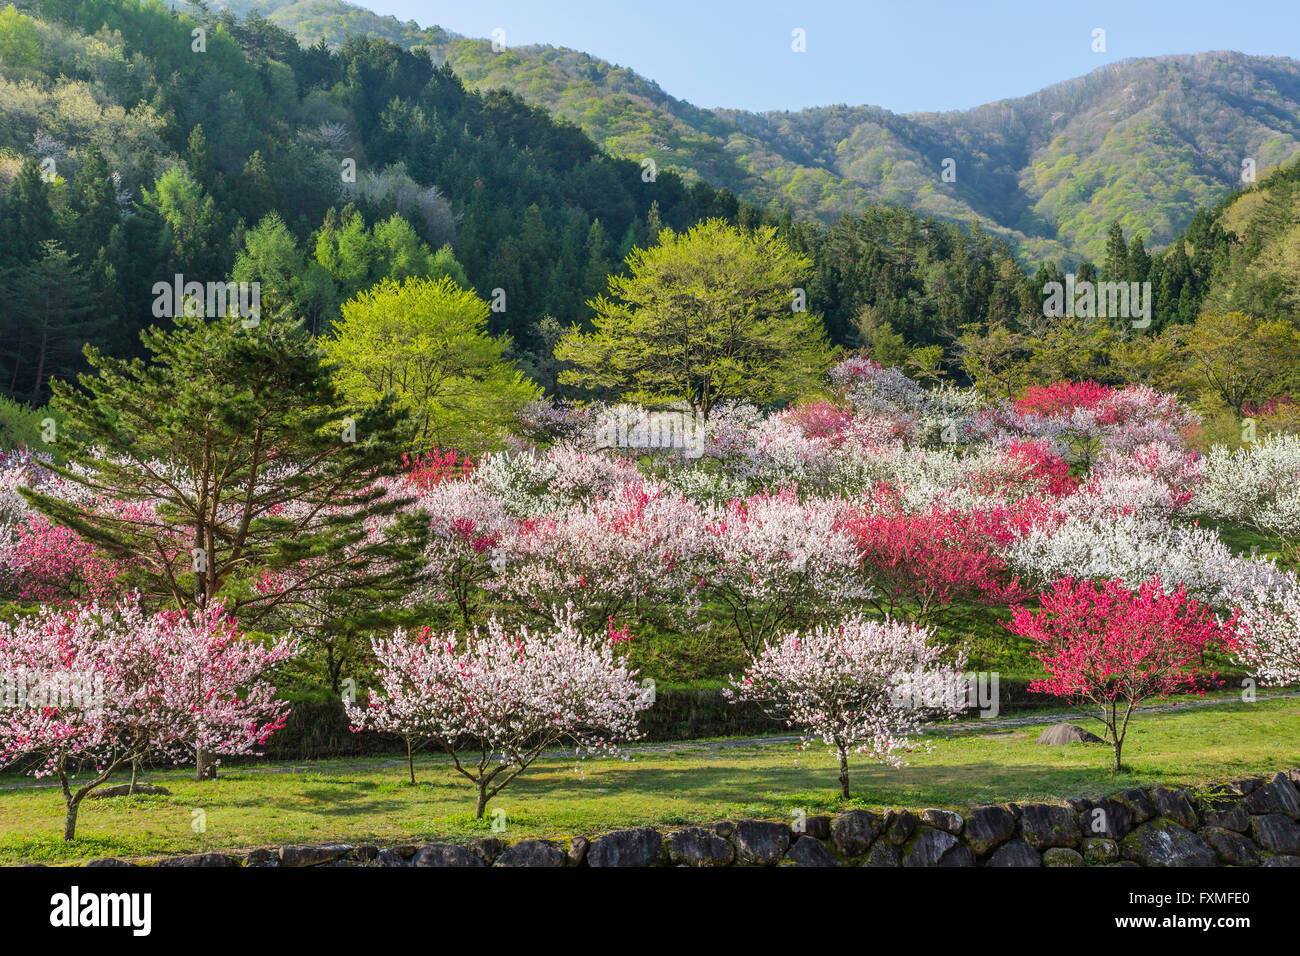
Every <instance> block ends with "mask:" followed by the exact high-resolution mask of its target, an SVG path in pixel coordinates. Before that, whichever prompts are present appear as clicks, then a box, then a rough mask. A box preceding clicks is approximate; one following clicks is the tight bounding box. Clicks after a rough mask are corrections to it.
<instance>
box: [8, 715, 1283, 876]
mask: <svg viewBox="0 0 1300 956" xmlns="http://www.w3.org/2000/svg"><path fill="white" fill-rule="evenodd" d="M1080 723H1083V724H1084V725H1085V726H1087V725H1089V724H1093V725H1095V723H1096V722H1095V721H1093V722H1087V721H1082V720H1081V721H1080ZM1041 729H1042V728H1041V727H1027V728H1022V729H1016V730H1005V731H1001V732H994V733H990V732H989V727H988V725H987V724H985V725H983V726H980V725H979V723H978V722H976V723H975V724H973V725H970V726H969V727H963V728H960V729H957V730H955V731H949V732H948V733H946V734H939V735H935V736H934V737H932V738H930V742H931V743H933V745H934V749H933V750H932V751H931V752H928V753H926V752H919V751H918V752H916V753H914V754H912V755H911V756H910V758H909V760H910V766H908V767H904V768H900V769H891V768H889V767H884V766H880V765H876V764H869V763H867V762H865V761H863V760H859V761H858V762H856V763H851V764H850V768H851V773H852V786H853V790H854V798H853V800H852V801H851V802H850V803H849V804H847V805H846V804H844V803H843V802H841V801H840V799H839V796H838V788H837V783H836V775H837V773H836V770H835V767H834V765H833V761H832V760H831V758H830V756H829V755H828V754H827V753H826V752H825V750H824V748H822V747H820V746H816V747H814V748H812V749H810V750H809V751H806V752H803V753H799V752H798V751H796V749H795V747H794V746H793V745H788V744H782V745H766V746H755V745H753V744H745V745H741V746H720V745H716V744H710V743H708V742H702V741H697V742H693V743H690V744H682V745H669V746H671V747H673V749H670V750H658V751H648V752H643V753H639V754H637V755H636V756H635V759H633V760H630V761H622V760H608V759H605V760H588V761H586V762H585V763H584V764H582V767H581V773H580V774H579V773H575V772H574V767H575V763H574V761H573V760H568V759H548V760H543V761H539V762H538V763H537V764H536V765H535V766H534V767H533V768H532V769H530V770H529V771H528V772H526V773H525V774H524V775H523V776H521V777H520V778H519V779H517V780H516V781H515V782H514V783H513V784H511V786H510V787H509V788H507V789H506V790H505V791H503V792H502V793H501V794H500V795H499V796H498V797H497V798H496V800H494V801H493V802H492V803H491V804H490V805H489V813H491V811H492V810H493V809H496V808H500V809H502V810H504V811H505V814H506V827H507V829H506V831H505V832H504V833H503V834H500V835H502V836H505V837H506V838H507V839H518V838H521V837H525V836H546V837H554V838H558V839H561V840H563V839H565V838H568V837H572V836H575V835H579V834H582V835H592V834H595V833H598V832H601V831H605V830H610V829H616V828H619V827H626V826H634V825H645V824H655V825H660V826H668V827H671V826H674V825H685V824H693V823H701V822H710V821H714V820H720V819H737V818H740V817H747V816H752V817H767V818H772V819H777V818H783V817H784V818H789V817H790V816H791V815H792V814H793V813H794V811H795V810H797V809H803V810H804V811H806V812H807V813H809V814H813V813H830V812H836V811H839V810H841V809H844V808H845V807H846V806H858V807H885V806H906V807H923V806H963V805H970V804H977V803H992V802H1003V801H1012V800H1014V801H1030V800H1050V799H1053V798H1063V797H1067V796H1100V795H1102V794H1105V793H1109V792H1113V791H1115V790H1120V789H1124V788H1127V787H1131V786H1138V785H1143V786H1146V785H1152V784H1157V783H1159V784H1165V785H1174V784H1191V785H1195V784H1204V783H1210V782H1214V781H1218V780H1223V779H1228V778H1231V777H1234V776H1241V775H1243V774H1249V773H1261V772H1264V771H1273V770H1280V769H1286V768H1290V767H1295V766H1297V765H1300V699H1287V700H1272V701H1259V702H1257V703H1252V704H1243V703H1241V702H1240V701H1239V700H1236V701H1235V702H1231V703H1224V704H1221V705H1215V706H1212V707H1204V708H1198V709H1188V710H1185V711H1177V710H1175V711H1172V712H1167V713H1155V714H1148V715H1142V716H1139V717H1137V718H1135V721H1134V724H1133V726H1132V728H1131V730H1130V734H1129V739H1128V743H1127V746H1126V750H1125V763H1126V764H1128V765H1129V768H1130V769H1129V771H1128V772H1126V773H1123V774H1120V775H1118V776H1115V775H1112V774H1111V773H1109V772H1108V770H1107V769H1106V768H1107V767H1108V766H1109V759H1110V751H1109V748H1108V747H1106V746H1105V745H1099V744H1093V745H1084V744H1075V745H1071V746H1068V747H1053V748H1048V747H1039V746H1038V745H1036V744H1035V742H1034V741H1035V739H1036V738H1037V736H1038V734H1039V733H1040V731H1041ZM1094 729H1095V727H1094ZM385 764H388V765H387V766H385ZM416 769H417V779H418V783H417V784H416V785H415V786H411V785H410V784H409V783H406V782H404V781H405V779H406V766H405V763H404V762H402V761H400V760H397V759H392V760H388V761H385V760H369V761H337V762H336V761H327V762H321V763H316V764H311V765H305V766H297V767H294V766H292V765H289V764H277V765H274V767H272V766H270V765H257V764H250V765H245V766H242V767H233V768H230V769H228V770H223V771H222V776H221V778H220V779H218V780H217V781H215V782H205V783H196V782H195V781H194V780H193V779H192V776H193V771H192V770H176V771H171V772H161V773H160V772H154V773H149V774H148V775H147V777H146V779H148V780H149V781H150V782H152V783H158V784H163V785H165V786H166V787H168V788H169V789H170V790H171V791H172V795H171V796H169V797H162V796H136V797H116V798H111V799H105V800H94V799H91V800H87V801H86V802H85V803H84V804H83V805H82V810H81V814H80V818H79V821H78V839H77V841H76V842H75V843H74V844H73V845H72V846H65V845H64V843H63V841H62V827H63V804H62V798H61V796H60V794H59V792H58V790H57V788H56V789H30V788H26V789H9V788H11V787H12V786H13V785H25V784H29V783H30V782H31V781H30V779H29V778H24V777H20V776H16V775H13V774H7V775H4V776H0V787H4V788H5V789H0V862H3V863H16V862H23V861H45V862H55V861H72V860H80V859H89V858H93V857H100V856H123V857H143V856H149V855H158V854H164V853H194V852H200V851H204V850H220V849H247V848H252V847H256V846H270V845H276V844H280V843H321V842H328V841H333V840H343V841H347V842H353V843H359V842H372V843H379V844H396V843H422V842H429V841H433V840H451V841H455V840H464V839H469V838H473V837H477V836H485V835H492V834H491V831H490V829H489V824H490V821H489V820H484V821H475V820H474V818H473V806H474V802H473V790H472V788H471V787H470V785H469V784H468V783H467V782H465V781H463V780H462V779H461V778H459V777H457V776H456V775H455V773H454V771H452V770H451V769H450V766H449V765H448V764H447V763H446V762H445V761H444V760H442V759H439V758H435V757H430V756H424V757H422V758H419V759H418V761H417V768H416ZM199 809H201V810H202V811H203V812H204V814H205V815H206V826H207V829H206V832H205V833H196V832H195V831H194V830H193V829H192V828H191V822H192V820H193V811H195V810H199Z"/></svg>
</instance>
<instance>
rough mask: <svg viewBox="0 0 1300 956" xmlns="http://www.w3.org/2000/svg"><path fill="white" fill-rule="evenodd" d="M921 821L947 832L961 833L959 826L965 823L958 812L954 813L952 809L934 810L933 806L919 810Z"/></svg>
mask: <svg viewBox="0 0 1300 956" xmlns="http://www.w3.org/2000/svg"><path fill="white" fill-rule="evenodd" d="M921 821H922V822H923V823H928V824H929V825H930V826H932V827H936V828H937V829H940V830H946V831H947V832H949V833H961V828H962V827H963V826H964V825H965V823H966V820H965V818H963V817H962V815H961V814H960V813H954V812H953V811H952V810H936V809H934V808H933V807H930V808H928V809H925V810H922V811H921Z"/></svg>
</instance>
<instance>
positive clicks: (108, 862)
mask: <svg viewBox="0 0 1300 956" xmlns="http://www.w3.org/2000/svg"><path fill="white" fill-rule="evenodd" d="M42 865H43V864H42ZM85 865H86V866H135V864H134V863H128V862H127V861H126V860H119V859H117V858H116V857H112V856H106V857H102V858H101V859H98V860H89V861H87V862H86V864H85Z"/></svg>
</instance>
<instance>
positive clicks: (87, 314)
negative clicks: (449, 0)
mask: <svg viewBox="0 0 1300 956" xmlns="http://www.w3.org/2000/svg"><path fill="white" fill-rule="evenodd" d="M197 29H203V30H205V31H206V33H205V36H206V44H205V49H204V50H203V51H201V52H198V51H196V50H195V49H194V48H193V46H194V42H195V41H194V34H193V31H194V30H197ZM425 39H428V35H426V36H425ZM0 51H2V52H0V97H3V102H4V108H3V110H0V213H2V214H3V215H2V218H0V284H2V285H3V288H2V289H0V291H3V292H4V294H5V296H6V302H7V303H9V307H8V308H7V309H6V310H5V311H4V313H3V315H2V316H0V332H2V333H3V334H2V336H0V341H2V342H3V345H0V389H2V390H3V393H4V394H5V395H8V396H10V397H11V398H13V399H17V400H19V401H23V402H28V403H31V404H32V405H36V406H39V405H41V404H42V403H43V402H44V400H45V398H46V396H47V395H48V390H49V383H50V380H51V379H52V378H56V377H61V378H68V377H70V376H71V375H72V374H74V373H75V372H77V371H79V370H81V369H83V368H84V365H83V360H82V358H81V350H82V346H83V344H86V343H90V344H92V345H94V346H97V347H99V348H102V349H104V350H105V351H107V352H109V353H110V354H119V355H133V354H137V353H138V350H139V343H138V333H139V331H140V330H141V329H142V328H144V327H146V326H148V325H150V324H153V323H156V322H158V321H159V318H160V317H162V316H163V315H164V313H159V312H158V311H157V310H156V308H155V303H154V298H155V294H154V292H153V289H154V286H155V284H156V283H158V282H159V281H170V280H171V279H172V277H173V276H175V275H183V276H186V277H189V278H195V279H198V280H200V281H214V280H225V279H233V280H235V281H244V282H250V281H259V282H261V283H262V286H263V294H264V296H265V298H266V301H267V303H268V304H269V306H270V307H271V308H273V309H278V310H280V311H282V312H283V313H284V314H287V315H291V316H294V317H297V318H301V319H303V320H304V321H305V322H306V323H307V325H308V328H309V329H310V330H311V331H313V332H315V333H317V334H325V333H327V332H328V331H329V329H330V328H331V327H332V325H333V323H335V322H336V321H338V320H339V319H340V317H341V312H340V309H341V306H342V305H343V303H345V302H347V301H348V300H350V299H353V298H355V297H357V296H358V295H360V294H362V293H364V292H366V290H369V289H372V288H375V287H377V286H378V285H379V284H380V283H381V282H383V281H384V280H386V279H392V280H397V281H400V280H403V279H406V278H410V277H418V278H424V279H428V280H430V281H436V280H438V279H440V278H442V277H450V278H451V279H453V280H455V281H456V282H457V283H458V284H459V285H461V286H462V287H465V288H468V289H472V290H473V291H475V292H476V293H477V294H478V295H479V296H480V297H482V299H483V300H485V301H490V302H491V303H492V309H491V311H490V312H489V313H488V316H487V331H488V332H490V333H491V334H493V335H499V334H502V333H504V334H506V335H507V336H508V337H507V338H506V339H504V340H503V343H504V347H505V348H506V349H507V355H508V356H509V357H512V358H514V359H516V360H517V361H518V364H519V368H520V369H521V370H522V371H523V372H524V373H525V374H526V375H527V376H529V377H530V378H531V379H532V380H533V382H535V383H536V385H537V386H539V387H540V388H542V389H543V390H545V391H547V392H551V393H553V394H561V395H564V394H572V393H571V391H570V390H569V389H567V388H566V387H565V386H564V385H563V383H562V382H561V381H560V372H561V367H560V363H559V362H557V360H556V358H555V356H554V346H555V344H556V342H557V341H559V339H560V337H561V335H562V334H563V332H564V330H565V329H566V328H567V327H569V326H571V325H577V326H579V327H580V328H587V327H589V326H590V322H591V319H592V314H593V313H592V308H591V305H590V303H591V302H592V300H593V299H594V298H595V297H596V296H597V295H598V294H599V293H602V292H604V291H605V290H606V287H607V282H608V277H609V276H610V275H611V274H618V273H621V272H623V271H625V269H626V266H625V264H624V259H625V257H626V256H627V254H628V253H629V252H630V251H631V250H632V249H633V248H634V247H638V246H639V247H643V248H644V247H648V246H651V245H653V244H654V243H655V242H656V241H657V240H658V238H659V233H660V230H661V229H662V228H664V227H668V228H672V229H675V230H679V231H680V230H683V229H686V228H688V227H690V226H691V225H693V224H695V223H698V222H701V221H703V220H705V219H710V218H716V219H721V220H723V221H725V222H727V223H730V224H733V225H739V226H742V227H753V226H755V225H759V224H761V223H764V222H767V223H770V224H772V225H775V226H776V227H777V229H778V234H779V235H780V236H781V238H782V239H784V240H786V241H788V242H789V243H790V244H791V246H792V247H793V248H794V249H795V250H796V251H797V252H798V253H799V254H801V255H802V256H804V257H806V258H807V260H808V261H809V262H810V264H811V265H810V268H809V270H808V272H807V274H806V276H805V277H804V278H801V279H800V280H799V281H800V282H802V283H803V285H802V286H800V288H801V289H803V292H804V293H805V295H806V306H807V309H808V310H809V311H810V312H811V313H813V314H814V315H818V316H820V317H821V319H822V320H823V321H824V324H825V327H826V330H827V333H828V336H829V339H830V341H831V343H833V344H836V345H842V346H849V347H861V348H865V349H867V350H868V351H869V352H870V353H871V354H872V355H873V356H874V357H876V358H877V359H878V360H879V361H882V362H885V363H886V364H891V365H899V366H902V367H904V368H908V369H909V370H911V371H912V372H913V373H914V374H917V375H920V376H922V377H930V378H935V379H938V378H951V379H955V380H957V381H980V382H983V383H985V384H986V385H989V387H991V388H994V389H995V390H1006V389H1011V388H1012V387H1013V385H1015V384H1016V383H1023V381H1026V380H1028V379H1032V378H1034V377H1035V376H1052V377H1079V376H1083V375H1086V376H1090V377H1096V378H1099V379H1103V380H1118V378H1117V377H1122V376H1123V374H1125V370H1126V369H1127V370H1131V369H1132V368H1134V367H1135V366H1134V364H1133V363H1134V361H1136V360H1135V359H1133V358H1132V356H1128V357H1127V358H1125V357H1124V356H1121V355H1118V354H1117V353H1114V349H1113V348H1112V346H1113V344H1114V343H1113V342H1110V340H1109V339H1108V343H1109V344H1105V345H1104V346H1098V348H1097V349H1092V348H1089V347H1085V346H1086V342H1087V341H1090V340H1089V338H1088V336H1091V335H1093V334H1094V333H1095V334H1097V335H1102V336H1103V337H1105V336H1110V337H1112V338H1114V339H1115V341H1116V342H1120V343H1121V344H1122V343H1124V342H1129V341H1130V340H1134V339H1135V337H1136V336H1135V333H1134V332H1133V331H1131V330H1127V331H1126V330H1124V329H1123V328H1119V329H1111V330H1110V331H1109V332H1108V331H1106V327H1105V324H1104V323H1103V324H1102V325H1098V326H1097V327H1096V328H1095V329H1092V330H1089V331H1088V332H1087V335H1084V334H1083V333H1082V332H1081V331H1080V330H1079V329H1076V328H1067V327H1059V328H1057V327H1045V326H1044V320H1043V315H1042V312H1043V310H1042V302H1043V287H1044V284H1045V283H1047V282H1049V281H1053V280H1054V279H1056V278H1059V277H1060V276H1061V275H1062V274H1063V273H1064V272H1065V271H1068V270H1072V269H1073V270H1076V271H1077V272H1078V274H1079V276H1080V277H1081V278H1087V277H1089V276H1092V277H1100V278H1102V279H1113V280H1124V281H1132V282H1150V283H1151V285H1152V294H1153V324H1152V327H1151V328H1152V331H1155V332H1159V331H1161V330H1163V329H1165V328H1167V327H1170V326H1183V325H1187V324H1189V323H1192V322H1194V321H1195V320H1196V318H1197V316H1198V315H1199V314H1200V313H1201V312H1202V311H1203V309H1205V308H1213V309H1214V310H1216V311H1219V312H1222V311H1228V310H1238V309H1242V310H1254V311H1255V312H1257V313H1259V314H1268V315H1269V316H1270V317H1274V316H1272V313H1275V312H1277V311H1278V310H1282V311H1283V312H1285V314H1286V315H1287V316H1288V317H1289V320H1291V321H1293V320H1294V303H1295V301H1296V300H1295V297H1294V292H1293V290H1294V278H1293V277H1294V275H1295V270H1294V268H1292V263H1293V262H1294V258H1295V256H1294V249H1293V247H1294V246H1295V245H1296V241H1295V230H1296V229H1297V216H1296V213H1295V206H1294V201H1293V199H1292V198H1291V189H1292V188H1293V187H1292V186H1291V185H1290V184H1291V183H1293V182H1294V181H1295V178H1296V174H1295V172H1294V170H1288V171H1286V172H1284V173H1282V174H1279V175H1278V176H1274V177H1272V178H1271V179H1269V180H1268V181H1267V184H1261V186H1260V188H1256V189H1250V190H1247V191H1246V192H1245V193H1244V194H1243V195H1241V196H1240V197H1239V198H1238V199H1236V200H1235V201H1234V202H1232V203H1230V204H1228V205H1226V206H1224V207H1223V208H1222V209H1220V210H1218V211H1217V212H1215V211H1212V210H1208V209H1206V210H1202V211H1201V212H1199V213H1198V214H1197V215H1195V216H1194V217H1192V219H1191V221H1190V223H1189V226H1188V228H1187V230H1186V231H1185V233H1182V234H1180V235H1181V239H1180V240H1179V241H1175V242H1173V243H1172V244H1170V246H1169V247H1168V249H1167V250H1166V251H1164V252H1157V251H1155V250H1154V249H1153V244H1152V243H1151V241H1150V239H1149V232H1150V229H1149V228H1148V226H1147V225H1144V223H1146V222H1147V220H1145V219H1143V217H1142V215H1141V214H1139V213H1136V212H1131V211H1126V212H1125V214H1124V216H1123V217H1121V221H1112V222H1110V223H1108V224H1107V233H1106V237H1105V241H1104V246H1103V249H1102V251H1101V254H1100V255H1098V256H1097V257H1096V265H1093V264H1092V263H1090V262H1083V263H1082V264H1076V263H1074V262H1072V261H1071V260H1069V259H1062V260H1060V261H1053V260H1034V261H1031V262H1030V263H1029V265H1028V267H1026V266H1025V265H1024V264H1022V262H1021V261H1018V260H1017V249H1016V248H1015V247H1014V246H1013V245H1012V244H1011V243H1010V242H1009V241H1007V240H1006V239H1005V238H1004V237H1002V236H999V235H997V234H996V233H994V232H992V231H991V230H987V229H984V228H982V227H980V226H979V225H975V226H973V227H967V226H965V225H958V224H955V223H953V222H951V221H948V220H946V219H945V218H944V217H942V216H940V215H938V214H935V215H918V214H917V213H915V212H914V211H912V210H909V209H908V208H906V207H905V206H903V205H897V204H894V205H889V204H886V205H866V206H864V207H863V209H862V211H861V213H860V214H858V215H854V216H850V217H846V218H843V219H842V220H840V221H838V222H836V223H835V224H834V225H832V226H824V225H822V224H820V223H818V222H817V221H815V220H814V219H807V218H801V217H798V216H797V215H796V210H795V209H792V208H791V207H790V206H786V207H785V208H782V209H770V210H760V209H759V208H758V207H756V206H754V205H751V204H748V203H746V202H744V201H742V200H739V199H738V198H737V197H736V195H735V194H733V193H732V192H731V191H730V190H728V189H725V188H724V189H716V190H715V189H714V188H713V187H712V186H710V185H708V184H707V183H705V182H703V181H697V182H696V183H695V184H694V185H688V184H687V182H686V181H685V178H684V177H682V176H679V175H678V174H677V173H675V172H673V171H672V170H669V169H664V168H662V167H661V168H659V169H658V170H657V171H656V173H655V174H654V175H647V171H646V170H645V169H643V167H642V166H641V164H640V163H638V162H637V161H635V160H634V159H627V158H623V159H620V158H615V157H612V156H610V155H608V154H607V153H606V152H605V151H603V150H602V148H601V147H600V146H598V145H597V144H595V143H593V142H592V140H591V139H590V138H588V136H587V135H586V134H585V133H583V132H582V131H581V130H579V129H577V128H576V127H575V126H572V125H569V124H567V123H565V122H564V121H563V120H556V119H552V118H551V117H549V116H548V115H547V114H546V113H545V112H543V111H542V110H540V109H539V108H536V107H532V106H528V105H526V104H525V103H524V102H523V101H522V100H521V99H519V98H518V97H517V96H515V95H514V94H512V93H509V92H502V91H486V92H476V91H472V90H467V89H466V87H465V86H464V85H463V84H462V82H461V81H460V79H459V78H458V76H457V75H456V72H455V71H454V70H453V69H452V68H451V67H449V66H448V65H447V64H443V65H442V66H440V67H437V68H435V67H434V66H433V65H432V63H431V62H430V59H429V57H428V56H427V55H426V53H425V52H423V51H420V50H414V51H412V50H405V49H403V48H402V47H401V46H400V45H396V44H393V43H390V42H388V41H386V40H382V39H377V38H373V37H355V38H353V39H351V40H348V41H347V42H345V43H344V44H342V45H341V46H340V47H339V48H338V49H331V48H330V47H329V46H328V45H327V44H321V43H317V44H315V45H313V46H310V47H304V46H302V45H300V43H299V42H298V41H297V40H295V38H294V37H293V36H292V35H290V34H289V33H288V32H287V31H286V30H284V29H282V28H281V27H279V26H277V25H275V24H274V23H272V22H270V21H269V20H266V19H263V18H261V17H259V16H256V15H252V16H250V17H249V18H248V19H247V20H243V21H240V20H237V19H236V18H235V17H234V15H233V13H232V12H225V13H222V14H220V15H216V14H211V13H200V14H199V15H198V18H197V19H195V18H192V17H190V16H188V15H179V14H176V13H175V12H173V11H171V10H169V9H168V8H167V7H165V6H164V5H163V4H162V3H161V2H158V0H154V2H150V3H139V2H136V0H120V2H117V0H115V2H109V0H49V2H47V3H45V4H44V5H43V7H42V10H41V14H40V15H39V16H37V15H33V14H31V13H30V12H29V13H23V12H20V9H19V8H16V7H12V6H10V7H6V8H5V9H4V11H3V12H2V13H0ZM629 82H631V80H629ZM1089 82H1091V81H1089ZM1059 95H1061V96H1063V95H1064V93H1061V94H1059ZM1079 95H1081V94H1079ZM1053 105H1056V106H1059V105H1064V104H1063V103H1062V102H1060V101H1058V100H1045V101H1044V102H1043V103H1042V104H1040V109H1044V110H1045V109H1047V108H1049V107H1051V106H1053ZM895 119H897V118H895ZM793 122H794V121H793V120H791V123H793ZM794 129H795V126H791V127H790V128H789V130H788V131H787V133H786V134H783V135H787V136H789V137H793V136H794V135H795V134H794V132H793V130H794ZM811 136H812V133H811V132H810V133H809V134H808V137H805V139H807V141H808V143H811ZM804 148H806V149H807V150H812V149H813V147H812V146H811V145H806V146H805V147H804ZM1063 148H1064V147H1063ZM1188 195H1191V193H1189V194H1188ZM1126 202H1127V201H1126ZM1137 205H1140V204H1137ZM1126 208H1127V207H1126ZM1153 221H1155V222H1157V224H1158V223H1159V222H1166V225H1168V226H1169V227H1172V223H1173V220H1172V219H1170V220H1167V221H1166V220H1153ZM1161 228H1164V226H1162V227H1161ZM1020 252H1021V254H1023V250H1020ZM165 314H170V313H165ZM1007 336H1010V338H1008V337H1007ZM1071 336H1073V337H1074V338H1070V337H1071ZM1081 336H1082V337H1081ZM1080 342H1083V343H1085V345H1083V346H1081V345H1079V343H1080ZM1121 358H1123V359H1124V361H1120V359H1121ZM1125 363H1127V364H1125ZM1288 367H1289V366H1288ZM992 369H996V370H997V372H996V374H995V373H993V372H992V371H991V370H992ZM1142 374H1144V375H1146V377H1148V378H1150V377H1152V374H1153V373H1149V372H1145V373H1142ZM574 397H580V396H578V395H574Z"/></svg>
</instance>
